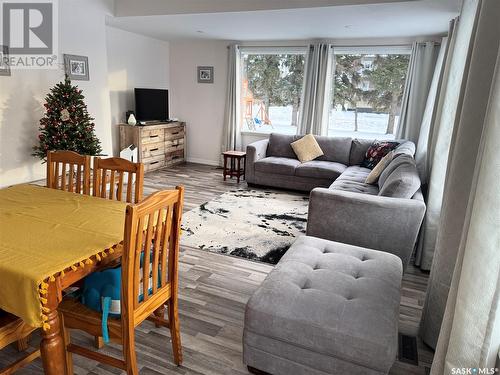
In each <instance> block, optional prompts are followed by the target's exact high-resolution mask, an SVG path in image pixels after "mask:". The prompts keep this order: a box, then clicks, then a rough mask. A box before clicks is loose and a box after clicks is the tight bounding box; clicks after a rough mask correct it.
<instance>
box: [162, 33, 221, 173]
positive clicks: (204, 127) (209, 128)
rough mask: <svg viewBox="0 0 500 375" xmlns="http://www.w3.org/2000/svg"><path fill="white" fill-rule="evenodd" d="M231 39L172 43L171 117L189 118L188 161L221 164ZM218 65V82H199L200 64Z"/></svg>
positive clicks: (215, 70)
mask: <svg viewBox="0 0 500 375" xmlns="http://www.w3.org/2000/svg"><path fill="white" fill-rule="evenodd" d="M227 46H228V42H227V41H184V42H171V43H170V84H171V91H170V103H171V111H170V113H171V115H170V116H171V117H178V118H179V119H180V120H183V121H186V126H187V155H188V161H192V162H196V163H205V164H212V165H217V164H218V162H219V155H220V152H221V139H222V124H223V121H224V109H225V102H226V81H227V57H228V54H227ZM204 65H207V66H213V67H214V83H213V84H209V83H198V82H197V79H196V67H197V66H204Z"/></svg>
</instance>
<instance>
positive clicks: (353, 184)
mask: <svg viewBox="0 0 500 375" xmlns="http://www.w3.org/2000/svg"><path fill="white" fill-rule="evenodd" d="M330 189H332V190H341V191H351V192H353V193H362V194H370V195H377V194H378V193H379V188H378V185H370V184H367V183H365V182H357V181H350V180H337V181H334V182H333V184H331V185H330Z"/></svg>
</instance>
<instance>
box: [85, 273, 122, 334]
mask: <svg viewBox="0 0 500 375" xmlns="http://www.w3.org/2000/svg"><path fill="white" fill-rule="evenodd" d="M121 284H122V268H121V266H119V267H116V268H110V269H106V270H104V271H101V272H95V273H92V274H90V275H89V276H87V277H86V278H85V279H84V280H83V292H82V303H83V304H84V305H86V306H87V307H89V308H91V309H92V310H95V311H98V312H102V338H103V340H104V342H105V343H108V342H109V334H108V316H109V315H111V316H115V317H119V316H120V314H121V311H120V310H121V309H120V306H121V305H120V296H121Z"/></svg>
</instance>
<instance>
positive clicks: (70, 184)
mask: <svg viewBox="0 0 500 375" xmlns="http://www.w3.org/2000/svg"><path fill="white" fill-rule="evenodd" d="M75 169H76V173H75ZM47 187H49V188H52V189H60V190H64V191H69V192H73V193H79V194H90V156H87V155H80V154H78V153H76V152H74V151H49V152H47Z"/></svg>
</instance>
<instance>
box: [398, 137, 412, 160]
mask: <svg viewBox="0 0 500 375" xmlns="http://www.w3.org/2000/svg"><path fill="white" fill-rule="evenodd" d="M400 142H401V143H400V144H399V146H398V147H396V148H395V149H394V157H396V156H398V155H409V156H412V157H413V156H415V143H413V142H412V141H405V140H401V141H400Z"/></svg>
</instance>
